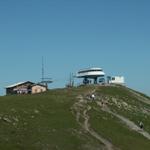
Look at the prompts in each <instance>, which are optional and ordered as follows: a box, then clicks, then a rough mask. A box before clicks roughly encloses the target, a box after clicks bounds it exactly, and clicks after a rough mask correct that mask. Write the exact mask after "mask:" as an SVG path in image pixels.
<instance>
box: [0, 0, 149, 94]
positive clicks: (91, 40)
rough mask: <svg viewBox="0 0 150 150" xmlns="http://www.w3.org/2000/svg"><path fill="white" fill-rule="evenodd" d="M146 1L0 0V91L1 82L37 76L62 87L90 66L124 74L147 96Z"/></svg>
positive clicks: (147, 41)
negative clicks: (70, 78) (47, 78)
mask: <svg viewBox="0 0 150 150" xmlns="http://www.w3.org/2000/svg"><path fill="white" fill-rule="evenodd" d="M149 7H150V1H148V0H126V1H123V0H113V1H112V0H13V1H12V0H1V1H0V68H1V69H0V70H1V71H0V94H1V95H2V94H4V87H5V86H6V85H9V84H12V83H15V82H18V81H26V80H31V81H35V82H38V81H39V80H40V78H41V60H42V56H43V57H44V62H45V74H46V75H47V76H48V77H52V78H53V79H54V81H55V82H54V83H53V84H52V85H51V86H50V87H51V88H53V87H63V86H64V85H65V84H66V82H67V80H68V78H69V73H70V72H76V71H77V70H79V69H82V68H87V67H90V66H96V67H102V68H103V69H104V71H105V72H106V74H107V75H124V76H125V78H126V84H127V85H128V86H129V87H131V88H134V89H136V90H139V91H142V92H144V93H146V94H148V95H150V78H149V77H150V69H149V66H150V61H149V57H150V19H149V16H150V9H149Z"/></svg>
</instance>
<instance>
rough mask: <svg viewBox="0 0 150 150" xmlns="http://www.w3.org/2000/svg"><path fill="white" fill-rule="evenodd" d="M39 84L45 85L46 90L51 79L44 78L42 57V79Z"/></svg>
mask: <svg viewBox="0 0 150 150" xmlns="http://www.w3.org/2000/svg"><path fill="white" fill-rule="evenodd" d="M41 80H42V81H41V84H43V85H45V86H46V87H47V89H48V84H49V83H52V82H53V81H52V79H51V78H46V77H45V69H44V57H43V56H42V78H41Z"/></svg>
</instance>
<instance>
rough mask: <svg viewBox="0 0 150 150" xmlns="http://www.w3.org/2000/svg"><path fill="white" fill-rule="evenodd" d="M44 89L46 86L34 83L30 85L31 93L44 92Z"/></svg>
mask: <svg viewBox="0 0 150 150" xmlns="http://www.w3.org/2000/svg"><path fill="white" fill-rule="evenodd" d="M46 90H47V89H46V87H43V86H40V85H35V86H33V87H32V94H36V93H42V92H45V91H46Z"/></svg>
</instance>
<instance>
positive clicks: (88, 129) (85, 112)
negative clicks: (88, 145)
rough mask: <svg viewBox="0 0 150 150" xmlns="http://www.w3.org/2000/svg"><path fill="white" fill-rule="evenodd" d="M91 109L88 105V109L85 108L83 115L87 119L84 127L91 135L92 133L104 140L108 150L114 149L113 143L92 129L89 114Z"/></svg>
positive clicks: (101, 140) (98, 138) (99, 139)
mask: <svg viewBox="0 0 150 150" xmlns="http://www.w3.org/2000/svg"><path fill="white" fill-rule="evenodd" d="M90 110H91V107H90V106H88V107H87V109H85V110H84V112H83V117H84V119H85V121H84V125H83V128H84V129H85V130H86V131H87V132H89V133H90V135H92V136H93V137H94V138H96V139H97V140H98V141H100V142H102V143H103V144H104V145H105V146H106V148H107V150H113V145H112V144H111V143H110V142H109V141H108V140H106V139H104V138H103V137H102V136H100V135H99V134H97V133H96V132H95V131H94V130H92V129H91V128H90V123H89V119H90V117H89V116H88V111H90Z"/></svg>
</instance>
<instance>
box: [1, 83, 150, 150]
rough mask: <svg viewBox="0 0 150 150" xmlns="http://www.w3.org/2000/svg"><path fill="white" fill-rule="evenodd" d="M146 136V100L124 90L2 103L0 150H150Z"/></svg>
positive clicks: (149, 114) (149, 123)
mask: <svg viewBox="0 0 150 150" xmlns="http://www.w3.org/2000/svg"><path fill="white" fill-rule="evenodd" d="M92 93H94V94H95V95H96V99H95V100H92V99H91V98H90V95H91V94H92ZM140 121H142V122H143V124H144V129H143V130H141V129H140V128H139V122H140ZM149 134H150V98H149V97H148V96H145V95H143V94H141V93H138V92H136V91H133V90H131V89H128V88H126V87H122V86H107V87H105V86H102V87H99V86H87V87H78V88H72V89H58V90H50V91H48V92H46V93H43V94H37V95H20V96H4V97H0V150H107V149H108V150H149V149H150V135H149Z"/></svg>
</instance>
